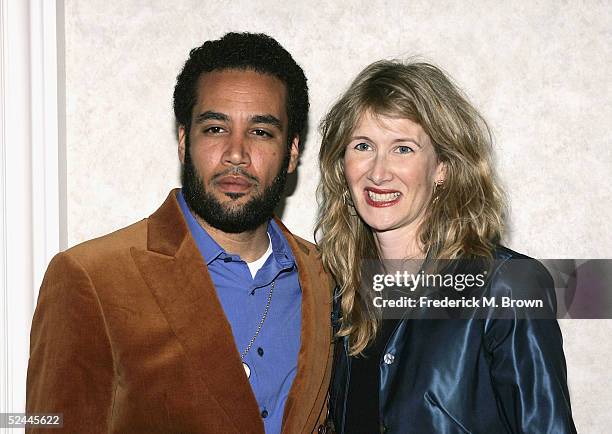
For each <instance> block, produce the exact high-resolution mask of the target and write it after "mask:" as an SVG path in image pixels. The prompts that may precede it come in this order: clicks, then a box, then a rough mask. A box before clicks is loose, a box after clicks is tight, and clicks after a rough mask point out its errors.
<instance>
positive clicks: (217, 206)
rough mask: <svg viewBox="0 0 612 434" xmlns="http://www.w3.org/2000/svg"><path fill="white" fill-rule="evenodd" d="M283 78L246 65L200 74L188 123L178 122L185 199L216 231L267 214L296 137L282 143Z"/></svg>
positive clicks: (251, 225) (294, 155)
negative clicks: (184, 124)
mask: <svg viewBox="0 0 612 434" xmlns="http://www.w3.org/2000/svg"><path fill="white" fill-rule="evenodd" d="M286 93H287V91H286V86H285V85H284V84H283V83H282V82H281V81H280V80H278V79H277V78H275V77H273V76H271V75H267V74H260V73H257V72H254V71H251V70H233V69H227V70H221V71H213V72H208V73H204V74H202V76H201V77H200V79H199V82H198V89H197V101H196V103H195V105H194V108H193V111H192V115H191V128H190V131H186V130H185V128H184V127H183V126H181V127H179V158H180V160H181V163H182V165H183V168H182V182H183V193H184V195H185V199H186V201H187V203H188V204H189V206H190V207H191V209H192V210H193V211H194V212H195V213H196V214H197V215H198V216H200V217H201V218H202V219H204V221H205V222H206V223H208V224H209V225H211V226H212V227H215V228H217V229H220V230H222V231H223V232H230V233H236V232H244V231H248V230H253V229H255V228H257V227H258V226H260V225H262V224H264V223H265V222H267V220H268V219H269V218H270V217H271V215H272V213H273V211H274V208H275V206H276V205H277V203H278V201H279V200H280V197H281V194H282V191H283V188H284V184H285V177H286V174H287V173H291V172H293V171H294V170H295V168H296V166H297V160H298V142H299V139H298V138H297V137H295V138H294V139H293V140H292V141H291V143H290V145H289V150H288V146H287V128H288V118H287V111H286V98H287V95H286Z"/></svg>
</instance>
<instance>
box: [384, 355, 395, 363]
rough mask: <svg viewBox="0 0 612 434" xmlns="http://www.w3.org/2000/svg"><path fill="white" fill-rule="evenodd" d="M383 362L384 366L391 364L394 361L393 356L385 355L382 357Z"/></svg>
mask: <svg viewBox="0 0 612 434" xmlns="http://www.w3.org/2000/svg"><path fill="white" fill-rule="evenodd" d="M383 360H384V362H385V364H387V365H390V364H391V363H393V362H394V361H395V356H394V355H393V354H391V353H387V354H385V357H383Z"/></svg>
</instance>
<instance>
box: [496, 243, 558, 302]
mask: <svg viewBox="0 0 612 434" xmlns="http://www.w3.org/2000/svg"><path fill="white" fill-rule="evenodd" d="M489 281H490V286H489V291H490V293H491V295H496V296H510V297H513V298H518V299H523V298H524V299H531V298H538V299H543V301H544V304H546V305H548V306H549V307H550V308H551V309H555V307H556V301H555V291H554V281H553V279H552V276H551V275H550V273H549V272H548V270H547V269H546V267H545V266H544V265H543V264H542V263H541V262H540V261H538V260H537V259H534V258H532V257H530V256H527V255H525V254H522V253H519V252H516V251H514V250H512V249H509V248H508V247H505V246H501V245H499V246H496V248H495V250H494V252H493V265H492V267H491V270H490V280H489Z"/></svg>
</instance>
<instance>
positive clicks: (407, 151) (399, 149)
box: [395, 146, 414, 154]
mask: <svg viewBox="0 0 612 434" xmlns="http://www.w3.org/2000/svg"><path fill="white" fill-rule="evenodd" d="M395 151H396V152H397V153H398V154H410V153H411V152H414V151H413V150H412V148H411V147H410V146H398V147H397V148H395Z"/></svg>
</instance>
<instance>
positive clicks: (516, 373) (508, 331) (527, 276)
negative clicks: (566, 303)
mask: <svg viewBox="0 0 612 434" xmlns="http://www.w3.org/2000/svg"><path fill="white" fill-rule="evenodd" d="M490 288H491V295H492V296H494V297H496V299H498V300H499V299H500V297H502V296H509V297H513V298H514V299H521V298H530V299H541V300H543V301H544V309H545V310H547V312H544V313H545V315H544V316H546V319H533V318H531V319H529V318H517V315H516V314H514V318H509V319H495V318H489V319H487V320H485V335H484V336H485V338H484V341H485V342H484V345H485V348H486V350H487V351H488V355H489V357H490V372H491V379H492V383H493V388H494V390H495V394H496V398H497V407H498V411H499V413H500V415H501V416H502V418H503V419H504V421H505V422H506V425H507V427H508V429H509V432H511V433H537V434H546V433H551V434H563V433H575V432H576V428H575V426H574V422H573V420H572V413H571V407H570V398H569V392H568V388H567V369H566V364H565V356H564V354H563V340H562V336H561V330H560V329H559V325H558V323H557V321H556V319H554V318H555V314H556V298H555V293H554V284H553V280H552V278H551V276H550V274H549V273H548V271H547V270H546V269H545V268H544V267H543V266H542V264H540V263H539V262H538V261H536V260H534V259H518V260H515V259H510V260H507V261H506V262H504V263H503V264H502V265H501V266H500V267H499V268H498V269H497V271H496V272H495V273H493V275H492V279H491V286H490ZM539 316H542V315H539Z"/></svg>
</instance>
